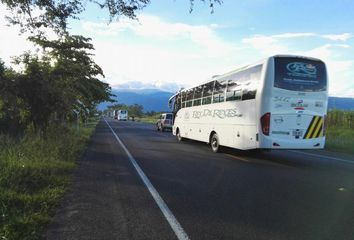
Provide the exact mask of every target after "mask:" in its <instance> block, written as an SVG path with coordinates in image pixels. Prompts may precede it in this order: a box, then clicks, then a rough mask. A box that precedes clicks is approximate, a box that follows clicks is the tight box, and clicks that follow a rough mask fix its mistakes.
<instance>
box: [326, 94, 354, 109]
mask: <svg viewBox="0 0 354 240" xmlns="http://www.w3.org/2000/svg"><path fill="white" fill-rule="evenodd" d="M328 109H329V110H331V109H340V110H354V98H341V97H329V99H328Z"/></svg>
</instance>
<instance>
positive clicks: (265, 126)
mask: <svg viewBox="0 0 354 240" xmlns="http://www.w3.org/2000/svg"><path fill="white" fill-rule="evenodd" d="M261 126H262V132H263V134H264V135H267V136H269V126H270V113H269V112H267V113H265V114H264V115H263V116H262V117H261Z"/></svg>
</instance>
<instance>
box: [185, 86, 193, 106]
mask: <svg viewBox="0 0 354 240" xmlns="http://www.w3.org/2000/svg"><path fill="white" fill-rule="evenodd" d="M186 94H187V97H186V100H187V102H186V107H191V106H192V104H193V94H194V89H190V90H188V91H187V92H186Z"/></svg>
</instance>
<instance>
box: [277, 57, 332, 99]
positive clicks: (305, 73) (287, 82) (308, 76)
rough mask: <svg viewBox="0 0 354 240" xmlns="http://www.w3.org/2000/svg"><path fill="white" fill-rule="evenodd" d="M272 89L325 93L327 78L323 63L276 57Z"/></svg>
mask: <svg viewBox="0 0 354 240" xmlns="http://www.w3.org/2000/svg"><path fill="white" fill-rule="evenodd" d="M274 63H275V69H274V72H275V79H274V87H276V88H281V89H286V90H291V91H301V92H319V91H326V86H327V76H326V67H325V65H324V63H323V62H320V61H315V60H310V59H303V58H292V57H287V58H286V57H277V58H275V59H274Z"/></svg>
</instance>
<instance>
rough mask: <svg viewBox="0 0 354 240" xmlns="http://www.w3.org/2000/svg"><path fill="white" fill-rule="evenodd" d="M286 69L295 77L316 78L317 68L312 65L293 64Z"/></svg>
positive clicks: (289, 64)
mask: <svg viewBox="0 0 354 240" xmlns="http://www.w3.org/2000/svg"><path fill="white" fill-rule="evenodd" d="M286 69H288V71H289V72H291V73H292V74H291V75H294V76H304V77H316V74H317V69H316V66H314V65H312V64H310V63H303V62H291V63H288V64H287V65H286Z"/></svg>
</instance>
